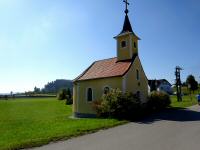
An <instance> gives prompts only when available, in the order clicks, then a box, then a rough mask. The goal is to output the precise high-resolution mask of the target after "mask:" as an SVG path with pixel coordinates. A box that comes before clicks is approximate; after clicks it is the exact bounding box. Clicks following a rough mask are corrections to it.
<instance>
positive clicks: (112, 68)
mask: <svg viewBox="0 0 200 150" xmlns="http://www.w3.org/2000/svg"><path fill="white" fill-rule="evenodd" d="M131 64H132V60H127V61H120V62H118V61H117V58H110V59H105V60H100V61H96V62H94V63H93V64H92V65H91V66H90V67H89V68H88V69H86V70H85V71H84V72H83V73H82V74H81V75H80V76H79V77H77V78H76V79H75V81H82V80H91V79H99V78H108V77H116V76H123V75H124V74H125V73H126V72H127V71H128V70H129V68H130V66H131Z"/></svg>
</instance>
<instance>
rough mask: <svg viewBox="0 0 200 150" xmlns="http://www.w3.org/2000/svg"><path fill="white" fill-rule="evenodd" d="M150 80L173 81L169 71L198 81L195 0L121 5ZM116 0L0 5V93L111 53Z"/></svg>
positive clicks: (69, 72)
mask: <svg viewBox="0 0 200 150" xmlns="http://www.w3.org/2000/svg"><path fill="white" fill-rule="evenodd" d="M129 2H130V3H131V5H130V6H129V10H130V13H129V18H130V20H131V23H132V26H133V29H134V32H135V33H136V34H137V35H138V36H139V37H140V38H141V39H142V40H141V41H140V43H139V55H140V58H141V61H142V64H143V67H144V70H145V72H146V74H147V77H148V78H150V79H155V78H166V79H168V80H169V81H170V82H173V80H174V78H175V77H174V68H175V66H176V65H180V66H181V67H183V68H184V70H183V73H182V77H183V80H184V79H185V78H186V76H187V75H188V74H194V75H195V76H196V77H197V78H198V77H199V76H200V59H199V57H200V37H199V36H200V1H199V0H176V1H174V0H151V1H149V0H134V1H133V0H129ZM124 7H125V6H124V4H123V2H122V0H109V1H108V0H98V1H97V0H96V1H94V0H84V1H83V0H76V1H72V0H56V1H55V0H0V18H1V22H0V56H1V57H0V69H1V75H0V93H5V92H10V91H14V92H23V91H28V90H32V89H33V88H34V86H37V87H43V86H44V84H46V83H47V82H49V81H53V80H55V79H74V78H75V77H76V76H78V75H79V74H80V73H81V72H82V71H83V70H84V69H85V68H87V67H88V66H89V65H90V64H91V63H92V62H93V61H95V60H99V59H104V58H110V57H115V56H116V41H115V40H114V39H113V37H114V36H115V35H117V34H118V33H119V32H120V31H121V29H122V25H123V21H124Z"/></svg>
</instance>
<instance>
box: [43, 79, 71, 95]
mask: <svg viewBox="0 0 200 150" xmlns="http://www.w3.org/2000/svg"><path fill="white" fill-rule="evenodd" d="M72 88H73V82H72V81H71V80H64V79H57V80H55V81H52V82H48V83H47V84H46V85H45V86H44V88H43V89H42V90H41V92H42V93H58V92H59V91H60V90H61V89H70V91H72Z"/></svg>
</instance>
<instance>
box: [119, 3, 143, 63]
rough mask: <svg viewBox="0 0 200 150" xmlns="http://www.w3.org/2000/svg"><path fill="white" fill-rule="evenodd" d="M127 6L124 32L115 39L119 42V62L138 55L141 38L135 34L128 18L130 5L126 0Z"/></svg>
mask: <svg viewBox="0 0 200 150" xmlns="http://www.w3.org/2000/svg"><path fill="white" fill-rule="evenodd" d="M124 3H125V4H126V10H125V14H126V15H125V20H124V26H123V29H122V31H121V32H120V34H119V35H117V36H116V37H115V39H116V40H117V60H118V61H126V60H130V59H132V58H133V56H135V55H138V41H139V40H140V38H139V37H138V36H137V35H136V34H135V33H134V32H133V29H132V27H131V23H130V21H129V17H128V12H129V10H128V5H129V3H128V2H127V0H124Z"/></svg>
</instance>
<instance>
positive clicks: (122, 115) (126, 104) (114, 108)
mask: <svg viewBox="0 0 200 150" xmlns="http://www.w3.org/2000/svg"><path fill="white" fill-rule="evenodd" d="M93 108H94V109H95V110H96V112H97V115H98V116H100V117H114V118H118V119H132V118H136V117H138V115H139V114H138V113H139V112H140V111H141V102H140V99H139V98H138V97H136V95H134V94H132V93H125V94H123V93H122V92H121V91H120V90H118V89H116V90H111V91H110V92H109V93H108V94H104V95H103V96H102V98H101V100H98V101H95V102H93Z"/></svg>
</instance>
